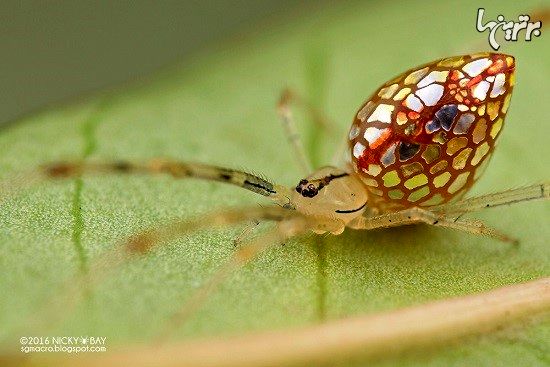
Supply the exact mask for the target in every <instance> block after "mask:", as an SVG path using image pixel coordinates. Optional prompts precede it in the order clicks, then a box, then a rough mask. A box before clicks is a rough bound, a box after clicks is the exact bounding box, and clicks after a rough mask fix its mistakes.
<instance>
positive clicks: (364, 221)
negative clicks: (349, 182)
mask: <svg viewBox="0 0 550 367" xmlns="http://www.w3.org/2000/svg"><path fill="white" fill-rule="evenodd" d="M418 223H425V224H428V225H432V226H436V227H446V228H451V229H454V230H458V231H463V232H467V233H471V234H476V235H482V236H487V237H491V238H494V239H496V240H499V241H503V242H509V243H517V240H516V239H513V238H511V237H509V236H507V235H505V234H503V233H501V232H499V231H498V230H496V229H493V228H491V227H488V226H486V225H485V224H484V223H483V222H481V221H475V220H474V221H470V220H457V219H455V218H449V217H446V216H445V215H442V214H440V213H434V212H432V211H430V210H426V209H421V208H417V207H415V208H410V209H405V210H400V211H397V212H394V213H388V214H382V215H376V216H371V217H358V218H356V219H355V220H353V221H352V222H351V223H349V224H348V226H349V227H350V228H353V229H360V230H369V229H377V228H389V227H399V226H404V225H409V224H418Z"/></svg>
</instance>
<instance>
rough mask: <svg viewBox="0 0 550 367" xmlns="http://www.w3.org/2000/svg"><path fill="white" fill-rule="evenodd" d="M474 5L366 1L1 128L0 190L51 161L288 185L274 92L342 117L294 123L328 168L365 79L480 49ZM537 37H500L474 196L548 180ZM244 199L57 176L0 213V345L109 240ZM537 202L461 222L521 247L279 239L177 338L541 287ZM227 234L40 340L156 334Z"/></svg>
mask: <svg viewBox="0 0 550 367" xmlns="http://www.w3.org/2000/svg"><path fill="white" fill-rule="evenodd" d="M529 3H530V4H531V5H528V4H527V3H526V2H522V3H514V2H507V3H503V2H494V3H491V4H488V5H486V8H487V12H486V15H487V16H492V17H493V18H496V16H497V15H498V14H501V13H502V14H505V16H506V17H507V19H517V15H519V14H523V13H525V12H528V11H531V10H532V9H533V8H534V7H535V6H536V5H537V4H538V2H536V1H532V2H529ZM477 7H478V5H477V3H476V2H473V1H469V2H459V3H458V2H457V3H453V2H436V1H431V2H403V3H399V4H395V3H382V2H380V3H374V2H371V3H367V4H354V5H349V7H333V8H327V9H324V10H322V11H312V12H309V11H308V12H307V13H304V14H303V15H302V16H301V17H299V18H297V19H295V20H290V21H288V22H287V23H285V24H277V25H270V26H269V27H267V26H266V27H265V28H264V29H261V30H260V31H258V32H253V33H251V34H250V35H247V36H246V37H244V38H243V39H239V41H238V42H237V41H230V42H227V43H225V44H222V45H219V46H217V47H213V48H211V49H209V50H207V51H205V52H203V54H201V55H199V56H197V57H196V58H195V59H194V60H193V62H191V63H190V64H187V65H182V66H178V67H175V68H173V69H170V70H167V71H165V72H163V73H160V74H158V75H156V76H154V77H153V78H151V79H150V80H148V81H147V82H144V83H142V84H140V85H135V86H132V87H129V88H128V87H126V88H123V89H120V90H116V91H110V92H106V93H104V94H101V95H97V96H95V97H91V98H89V99H86V100H84V101H81V102H78V103H75V104H73V105H71V106H65V107H61V108H55V109H50V110H47V111H44V112H42V113H40V114H38V115H35V116H33V117H30V118H28V119H26V120H24V121H20V122H19V123H17V124H14V125H12V126H11V127H10V128H8V129H5V130H4V131H2V132H1V133H0V147H2V150H1V155H0V172H1V173H0V175H1V176H0V177H4V178H5V177H8V176H9V175H10V174H12V173H13V172H15V171H19V170H27V169H32V168H33V167H36V166H37V165H39V164H41V163H44V162H47V161H52V160H61V159H63V160H79V159H93V160H118V159H132V160H142V159H143V160H146V159H150V158H153V157H170V158H175V159H182V160H193V161H199V162H205V163H211V164H218V165H222V166H229V167H237V168H239V167H244V168H246V169H249V170H252V171H254V172H261V173H263V174H265V175H267V176H268V177H270V178H272V179H274V180H275V181H276V182H277V183H281V184H285V185H295V184H296V183H297V181H298V180H299V179H300V178H301V175H300V172H299V171H298V169H297V168H296V165H295V163H294V161H293V157H292V156H291V154H290V150H289V149H288V148H287V145H286V141H285V137H284V135H283V131H282V129H281V128H280V123H279V121H278V118H277V115H276V113H275V103H276V100H277V97H278V94H279V92H280V91H281V90H282V89H283V87H285V86H291V87H293V88H295V89H296V90H298V91H301V92H303V93H306V94H307V95H308V97H309V98H313V99H314V101H313V103H314V104H315V105H317V106H319V107H322V108H323V109H324V110H326V111H327V112H328V114H329V115H330V116H332V117H333V119H334V120H335V121H336V122H337V124H338V126H337V131H340V132H341V134H340V135H339V136H322V135H321V134H320V133H319V132H317V131H314V129H313V127H312V125H311V123H308V122H306V121H304V120H305V119H304V116H303V115H302V114H300V113H298V114H297V116H298V117H299V122H301V124H300V125H301V127H300V129H301V132H302V133H303V134H304V135H305V136H307V137H308V138H309V139H311V140H310V141H309V143H308V147H309V150H310V151H311V152H313V153H314V154H315V155H316V157H317V158H316V159H317V160H319V161H320V163H322V162H327V163H328V162H329V160H330V156H331V153H332V152H333V151H334V150H335V149H336V148H337V146H338V144H339V143H340V142H341V137H342V136H344V134H345V133H346V131H347V129H348V126H349V124H350V123H351V120H352V116H353V114H354V113H355V112H356V109H357V108H358V107H359V105H360V104H361V102H362V101H363V100H364V99H366V98H368V97H369V95H370V93H372V92H373V91H374V90H375V88H376V87H377V86H378V85H380V84H381V83H383V82H385V81H386V80H388V79H390V78H391V77H393V76H395V75H396V74H399V73H400V72H402V71H404V70H406V69H408V68H410V67H413V66H415V65H418V64H421V63H424V62H428V61H431V60H433V59H436V58H439V57H445V56H450V55H453V54H461V53H467V52H472V51H479V50H480V49H487V47H488V46H487V42H486V39H487V33H484V34H479V33H477V32H476V30H475V15H476V11H477ZM543 33H544V31H543ZM544 38H545V35H544V34H543V35H542V36H541V37H539V38H535V39H534V40H533V41H532V42H529V43H528V42H524V41H521V40H520V41H518V42H515V43H505V44H503V49H502V51H503V52H506V53H510V54H513V55H514V56H516V59H517V64H518V69H517V85H516V87H515V90H514V96H513V99H512V105H511V107H510V111H509V112H508V117H507V121H506V125H507V126H506V127H505V129H504V130H503V135H502V137H501V138H500V146H499V147H498V149H497V151H496V153H495V156H494V158H493V160H492V162H491V164H490V166H489V169H488V170H487V172H486V173H485V176H484V177H483V178H482V179H481V180H480V181H479V182H478V184H477V186H476V188H475V190H474V193H477V194H480V193H487V192H494V191H497V190H501V189H506V188H510V187H515V186H519V185H523V184H527V183H532V182H538V181H542V180H544V179H548V178H549V177H550V171H549V169H548V167H549V166H548V162H547V157H548V156H549V155H550V144H548V142H547V136H548V134H547V132H546V127H547V118H548V116H547V111H546V109H545V106H546V103H547V100H548V86H547V84H546V81H547V80H548V79H549V74H550V68H549V64H548V62H547V60H548V58H549V57H550V52H549V51H550V49H548V47H544V46H543V45H547V44H546V43H545V42H547V41H545V40H544ZM325 73H326V74H325ZM256 202H262V203H266V201H265V200H263V199H262V198H261V197H258V196H255V195H253V194H251V193H249V192H246V191H244V190H239V189H237V188H234V187H229V186H225V185H222V184H217V183H208V182H202V181H194V180H181V181H177V180H173V179H171V178H168V177H137V176H105V177H88V176H85V177H83V178H82V179H77V180H65V181H55V182H53V181H52V182H47V183H43V184H41V185H40V186H37V187H33V188H31V189H28V190H25V191H22V192H21V193H18V194H17V195H16V196H14V197H11V198H8V199H7V200H6V201H4V202H2V203H0V244H1V246H2V250H1V251H0V269H2V276H0V292H1V293H2V294H3V295H4V296H3V297H1V298H0V325H2V328H1V330H0V337H1V338H3V339H10V340H11V339H13V338H17V339H18V338H19V337H20V336H21V335H19V334H18V333H20V327H21V325H23V324H24V323H25V321H26V320H27V319H28V318H29V317H30V316H31V315H33V314H35V313H36V312H38V310H40V306H41V305H42V304H44V303H45V302H46V301H47V300H49V299H50V297H52V296H55V295H56V294H57V293H56V292H58V291H59V289H60V287H61V286H62V285H63V284H64V282H65V281H66V280H67V279H70V277H73V276H75V275H76V274H79V273H85V272H86V271H88V269H89V266H90V263H91V262H92V261H93V260H94V259H97V258H98V256H99V255H100V254H102V253H104V252H105V251H106V250H107V249H110V248H112V247H113V246H114V245H115V244H117V243H118V241H120V240H121V239H124V238H125V237H127V236H129V235H131V234H134V233H136V232H139V231H140V230H142V229H144V228H147V227H149V226H152V225H155V224H158V223H163V222H165V221H167V220H170V219H175V218H188V217H191V216H194V215H200V214H201V213H205V212H208V211H211V210H215V209H216V208H222V207H229V206H239V205H245V204H253V203H256ZM549 209H550V206H549V204H548V203H542V202H534V203H527V204H521V205H517V206H510V207H504V208H499V209H493V210H488V211H486V212H483V213H477V214H475V215H474V216H475V217H477V218H481V219H483V220H485V221H486V222H487V223H489V224H490V225H492V226H494V227H496V228H500V229H502V230H505V231H506V232H507V233H509V234H510V235H513V236H515V237H518V238H520V239H521V245H520V246H519V247H517V248H515V247H511V246H508V245H503V244H501V243H498V242H495V241H492V240H490V239H486V238H478V237H474V236H469V235H464V234H462V233H456V232H453V231H449V230H442V229H435V228H427V227H425V226H414V227H407V228H398V229H392V230H381V231H372V232H353V231H346V232H345V233H344V234H343V235H341V236H337V237H318V236H313V235H312V236H308V237H306V238H303V239H300V240H293V241H289V242H288V243H287V244H286V246H279V247H276V248H273V249H272V250H270V251H268V252H267V253H265V254H263V255H262V256H261V257H260V258H259V259H257V260H256V261H254V262H253V263H251V264H249V265H248V266H246V267H245V268H244V269H241V270H239V271H238V272H236V273H235V274H233V275H232V276H231V277H230V278H229V279H227V280H226V281H225V282H224V284H223V285H222V286H221V287H220V289H218V290H217V291H216V292H215V293H214V294H213V295H212V296H211V297H210V298H209V299H208V301H207V303H206V304H205V305H204V307H202V308H201V309H200V310H199V311H198V312H197V313H196V314H195V315H194V316H193V318H192V319H190V320H189V322H187V323H186V324H185V325H184V326H183V327H182V328H181V330H178V333H177V334H176V336H175V337H176V338H188V337H198V336H212V335H229V334H240V333H243V332H250V331H253V330H267V329H280V328H287V327H292V326H299V325H310V324H314V323H318V322H322V321H325V320H332V319H337V318H340V317H344V316H348V315H355V314H362V313H370V312H377V311H384V310H391V309H396V308H399V307H404V306H408V305H415V304H421V303H424V302H427V301H430V300H435V299H442V298H446V297H450V296H456V295H463V294H469V293H476V292H480V291H483V290H488V289H492V288H495V287H498V286H501V285H505V284H511V283H517V282H522V281H526V280H530V279H535V278H538V277H541V276H544V275H548V274H549V272H550V252H549V251H548V247H547V246H548V242H549V239H550V227H549V226H548V216H549V214H550V211H549ZM239 231H240V228H234V229H228V230H223V231H218V230H216V231H214V230H208V231H201V232H199V233H196V234H192V235H189V236H185V237H184V238H181V239H179V240H177V241H173V242H171V243H169V244H166V245H165V246H163V247H162V248H160V249H158V250H156V251H154V252H153V253H151V254H149V255H148V256H146V257H144V258H141V259H139V260H136V261H133V262H131V263H128V264H126V265H124V266H123V267H122V268H121V269H119V270H117V271H116V272H115V273H114V274H113V275H111V276H109V277H108V278H107V279H105V280H104V281H103V282H101V283H100V285H99V286H98V287H96V288H93V289H92V290H91V291H90V293H89V294H88V296H87V297H86V299H85V300H84V301H83V302H81V303H80V304H79V305H78V307H77V308H76V310H74V312H73V313H71V314H70V315H69V316H68V317H67V319H66V320H65V322H64V323H62V324H59V325H57V326H56V329H55V331H54V332H53V333H52V334H55V335H99V336H106V337H107V338H108V345H109V346H111V345H115V344H124V343H129V342H132V341H136V340H145V341H147V340H151V339H152V338H154V337H155V335H157V334H158V333H159V332H160V330H161V329H162V327H163V326H164V323H165V322H166V321H167V320H168V318H169V316H170V315H172V314H173V313H174V312H175V311H176V310H178V309H179V308H180V307H181V305H182V304H183V303H184V302H185V300H187V299H188V298H189V297H190V295H191V294H193V292H194V291H195V290H196V289H197V287H198V286H199V285H200V284H202V283H204V282H205V281H206V280H207V279H208V278H209V277H210V276H211V275H212V274H213V272H214V271H215V270H216V269H217V267H218V266H219V265H220V264H222V263H223V261H224V260H225V259H227V258H228V256H230V254H231V253H232V252H233V251H234V247H233V244H232V239H233V238H234V236H236V235H237V234H238V233H239ZM30 331H32V330H29V332H30ZM549 333H550V323H549V322H548V320H543V321H541V322H538V323H536V324H531V325H527V326H526V327H525V328H524V329H522V330H521V331H518V330H512V331H506V332H501V333H498V334H494V335H490V336H485V337H483V338H478V339H468V340H464V341H463V342H461V343H458V344H456V345H453V346H451V347H447V348H442V349H435V350H433V351H429V352H428V353H422V354H420V353H418V354H412V355H406V356H401V357H399V356H398V357H394V358H392V359H391V360H390V361H386V362H380V366H383V365H404V366H405V365H406V366H413V365H414V366H425V365H434V366H443V365H445V366H447V365H485V366H489V365H491V366H492V365H499V364H500V365H533V366H536V365H543V364H547V363H548V357H547V352H548V349H547V342H548V336H549ZM13 340H15V339H13ZM358 363H359V364H361V363H362V361H358Z"/></svg>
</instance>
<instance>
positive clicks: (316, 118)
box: [277, 88, 334, 174]
mask: <svg viewBox="0 0 550 367" xmlns="http://www.w3.org/2000/svg"><path fill="white" fill-rule="evenodd" d="M293 103H294V104H295V105H297V106H298V107H301V108H303V109H305V110H307V111H308V112H309V114H310V115H311V116H312V118H313V122H314V123H315V124H316V125H317V126H318V127H319V128H321V129H323V130H325V131H327V132H328V133H332V132H333V131H334V128H333V127H334V125H333V124H332V123H331V122H330V121H329V119H328V118H327V117H326V116H325V114H324V113H322V112H321V111H319V110H318V109H317V108H316V107H315V106H314V105H313V104H311V103H309V102H308V101H306V100H305V99H304V98H302V97H301V96H300V95H299V94H297V93H296V92H294V91H292V90H291V89H288V88H287V89H285V90H283V92H282V93H281V97H280V98H279V103H278V104H277V111H278V113H279V116H280V118H281V123H282V124H283V128H284V130H285V134H286V136H287V140H288V142H289V144H290V146H291V147H292V149H293V151H294V154H295V156H296V159H297V161H298V164H299V166H300V168H301V169H302V170H303V172H304V173H305V174H308V173H310V172H311V171H312V168H311V161H310V159H309V158H308V156H307V154H306V151H305V148H304V145H303V142H302V140H301V138H300V134H298V130H297V129H296V124H295V121H294V118H293V116H292V111H291V109H290V105H291V104H293Z"/></svg>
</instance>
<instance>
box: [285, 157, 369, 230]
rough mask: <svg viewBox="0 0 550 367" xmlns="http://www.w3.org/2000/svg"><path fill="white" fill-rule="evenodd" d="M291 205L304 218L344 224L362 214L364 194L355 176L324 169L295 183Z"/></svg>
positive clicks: (340, 171)
mask: <svg viewBox="0 0 550 367" xmlns="http://www.w3.org/2000/svg"><path fill="white" fill-rule="evenodd" d="M292 202H293V203H294V204H295V207H296V210H298V211H300V212H302V213H304V214H307V215H319V216H325V217H331V218H334V217H337V218H339V219H341V220H343V221H344V222H345V223H347V222H349V221H350V220H352V219H353V218H355V217H357V216H359V215H361V214H362V213H363V211H364V210H365V208H366V203H367V192H366V190H365V186H364V185H363V184H362V182H361V181H360V180H359V179H358V178H357V177H356V176H355V175H352V174H349V173H347V172H345V171H343V170H341V169H338V168H335V167H323V168H321V169H319V170H318V171H316V172H314V173H313V174H311V175H309V176H308V177H306V178H304V179H302V180H300V182H298V185H296V188H295V190H294V194H293V197H292Z"/></svg>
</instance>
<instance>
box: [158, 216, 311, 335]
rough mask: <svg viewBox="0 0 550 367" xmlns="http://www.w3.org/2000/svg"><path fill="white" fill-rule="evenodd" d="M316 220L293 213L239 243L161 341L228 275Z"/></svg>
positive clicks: (174, 317)
mask: <svg viewBox="0 0 550 367" xmlns="http://www.w3.org/2000/svg"><path fill="white" fill-rule="evenodd" d="M312 225H314V224H313V223H311V221H310V220H308V218H307V217H293V218H288V219H283V220H282V221H281V222H279V223H277V224H276V225H275V227H274V228H272V229H270V230H268V231H267V232H266V233H263V234H262V235H260V236H258V237H256V238H254V239H252V240H250V241H247V242H245V243H243V244H242V246H241V247H239V248H238V249H237V250H236V251H235V252H234V253H233V255H231V257H230V258H229V259H228V260H227V261H226V262H225V263H223V264H222V265H221V266H220V267H219V268H218V270H217V271H216V272H215V273H214V275H212V276H211V277H210V278H209V279H208V280H207V281H206V282H205V283H204V284H203V285H202V286H201V287H200V288H199V289H198V290H197V291H196V292H194V293H193V294H192V296H191V297H190V298H189V300H188V301H186V303H185V304H184V305H183V307H182V308H181V309H180V310H178V311H177V312H176V313H175V314H174V315H172V317H171V318H170V320H169V322H168V323H167V324H166V326H165V327H164V329H162V331H161V333H160V334H159V336H158V339H159V341H163V340H164V339H166V338H167V337H168V336H169V335H170V334H171V333H172V332H173V331H174V330H176V329H177V328H178V327H179V326H181V325H182V324H183V323H184V322H185V321H186V320H187V319H189V317H190V316H192V315H193V314H194V313H195V312H196V311H197V310H198V309H200V307H201V306H202V305H203V304H204V303H205V302H206V301H207V299H208V297H209V296H210V295H211V294H212V293H213V292H214V291H215V290H216V289H217V288H218V287H219V286H220V284H221V283H223V281H224V280H225V279H227V277H228V276H229V275H230V274H231V273H232V272H234V271H235V270H237V269H240V268H242V267H243V266H245V265H246V264H248V263H249V262H251V261H252V260H254V259H255V258H256V257H257V256H258V255H259V254H260V253H262V252H264V251H265V250H267V249H269V248H271V247H272V246H275V245H278V244H280V243H281V242H284V241H286V240H288V239H289V238H291V237H294V236H297V235H300V234H303V233H304V232H306V231H308V230H310V229H311V228H312Z"/></svg>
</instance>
